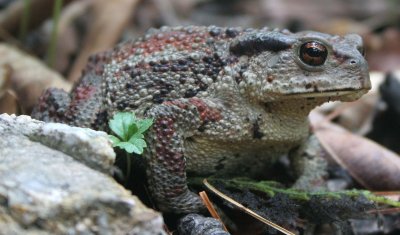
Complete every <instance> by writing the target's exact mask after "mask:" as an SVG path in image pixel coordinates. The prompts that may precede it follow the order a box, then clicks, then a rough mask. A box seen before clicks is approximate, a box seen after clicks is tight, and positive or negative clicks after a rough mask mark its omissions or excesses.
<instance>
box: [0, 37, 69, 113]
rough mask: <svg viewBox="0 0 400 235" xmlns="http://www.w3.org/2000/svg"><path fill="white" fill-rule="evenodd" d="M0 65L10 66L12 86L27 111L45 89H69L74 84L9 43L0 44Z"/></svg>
mask: <svg viewBox="0 0 400 235" xmlns="http://www.w3.org/2000/svg"><path fill="white" fill-rule="evenodd" d="M0 66H9V67H10V69H11V71H10V74H11V75H10V78H11V79H10V82H11V86H10V88H11V89H12V90H13V91H15V93H16V95H17V97H18V100H19V103H20V104H21V105H23V107H21V108H22V109H23V110H24V111H25V112H26V113H30V111H31V110H32V107H33V106H34V104H35V103H36V102H37V100H38V98H39V96H40V95H41V94H42V92H43V90H44V89H47V88H49V87H57V88H61V89H64V90H66V91H69V90H70V89H71V86H72V85H71V84H70V83H68V82H66V81H65V80H64V79H63V77H62V76H61V75H60V74H58V73H56V72H55V71H53V70H51V69H50V68H48V67H47V66H46V65H44V64H43V63H42V62H41V61H39V60H38V59H36V58H34V57H32V56H30V55H28V54H26V53H24V52H22V51H20V50H19V49H17V48H15V47H13V46H10V45H9V44H5V43H2V44H0Z"/></svg>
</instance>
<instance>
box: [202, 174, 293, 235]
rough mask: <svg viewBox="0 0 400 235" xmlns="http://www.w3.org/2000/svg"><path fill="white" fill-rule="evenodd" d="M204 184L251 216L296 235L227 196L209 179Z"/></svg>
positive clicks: (287, 233) (288, 234) (289, 234)
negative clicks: (210, 182)
mask: <svg viewBox="0 0 400 235" xmlns="http://www.w3.org/2000/svg"><path fill="white" fill-rule="evenodd" d="M203 184H204V185H205V186H206V187H207V188H208V189H210V190H211V191H212V192H213V193H215V194H216V195H217V196H219V197H221V198H223V199H224V200H226V201H228V202H230V203H232V204H233V205H235V206H236V207H238V208H239V209H240V210H242V211H244V212H245V213H247V214H249V215H250V216H252V217H254V218H256V219H258V220H260V221H261V222H263V223H265V224H267V225H269V226H271V227H273V228H274V229H276V230H278V231H280V232H282V233H284V234H286V235H295V233H293V232H291V231H289V230H287V229H285V228H283V227H281V226H279V225H277V224H275V223H273V222H271V221H269V220H267V219H265V218H263V217H262V216H260V215H258V214H257V213H255V212H254V211H252V210H250V209H248V208H246V207H245V206H243V205H242V204H240V203H239V202H237V201H235V200H233V199H232V198H230V197H228V196H226V195H225V194H223V193H222V192H221V191H219V190H218V189H216V188H215V187H214V186H212V185H211V184H209V183H208V182H207V179H204V180H203Z"/></svg>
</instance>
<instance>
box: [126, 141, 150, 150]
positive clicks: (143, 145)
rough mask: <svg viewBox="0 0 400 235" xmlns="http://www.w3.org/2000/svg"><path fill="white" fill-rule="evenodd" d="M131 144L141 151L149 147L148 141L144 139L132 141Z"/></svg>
mask: <svg viewBox="0 0 400 235" xmlns="http://www.w3.org/2000/svg"><path fill="white" fill-rule="evenodd" d="M129 143H132V144H133V145H135V146H136V147H138V148H141V149H143V148H146V147H147V144H146V141H144V140H143V139H130V140H129Z"/></svg>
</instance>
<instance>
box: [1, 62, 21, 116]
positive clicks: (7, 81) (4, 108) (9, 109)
mask: <svg viewBox="0 0 400 235" xmlns="http://www.w3.org/2000/svg"><path fill="white" fill-rule="evenodd" d="M17 110H18V102H17V98H16V96H15V94H14V93H13V91H12V90H11V68H10V66H8V65H3V66H1V67H0V113H8V114H13V113H16V112H17Z"/></svg>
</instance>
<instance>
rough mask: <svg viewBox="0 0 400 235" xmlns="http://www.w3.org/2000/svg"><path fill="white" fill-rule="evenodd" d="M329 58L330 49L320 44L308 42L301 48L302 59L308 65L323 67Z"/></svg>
mask: <svg viewBox="0 0 400 235" xmlns="http://www.w3.org/2000/svg"><path fill="white" fill-rule="evenodd" d="M327 56H328V49H326V47H325V46H324V45H322V44H321V43H319V42H306V43H304V44H303V45H301V47H300V59H301V60H302V61H303V62H304V63H306V64H308V65H311V66H319V65H323V64H324V63H325V60H326V57H327Z"/></svg>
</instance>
